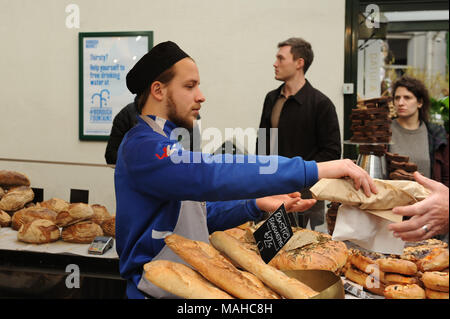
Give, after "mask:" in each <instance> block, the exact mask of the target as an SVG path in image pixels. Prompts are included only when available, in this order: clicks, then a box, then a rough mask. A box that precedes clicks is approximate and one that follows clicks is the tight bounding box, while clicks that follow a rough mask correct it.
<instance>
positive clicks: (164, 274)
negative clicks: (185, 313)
mask: <svg viewBox="0 0 450 319" xmlns="http://www.w3.org/2000/svg"><path fill="white" fill-rule="evenodd" d="M144 276H145V278H146V279H147V280H148V281H150V282H151V283H153V284H154V285H156V286H158V287H159V288H162V289H164V290H166V291H168V292H170V293H172V294H174V295H177V296H179V297H182V298H186V299H233V297H231V296H230V295H229V294H227V293H226V292H224V291H222V290H220V289H219V288H217V287H216V286H214V285H213V284H212V283H210V282H209V281H208V280H206V279H205V278H203V277H202V276H201V275H200V274H199V273H197V272H196V271H195V270H193V269H191V268H189V267H188V266H186V265H183V264H180V263H175V262H172V261H168V260H155V261H151V262H149V263H146V264H145V265H144Z"/></svg>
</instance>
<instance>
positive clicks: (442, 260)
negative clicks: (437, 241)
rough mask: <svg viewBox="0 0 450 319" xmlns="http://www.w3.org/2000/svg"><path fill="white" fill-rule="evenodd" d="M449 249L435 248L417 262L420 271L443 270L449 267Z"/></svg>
mask: <svg viewBox="0 0 450 319" xmlns="http://www.w3.org/2000/svg"><path fill="white" fill-rule="evenodd" d="M448 259H449V256H448V249H446V248H440V247H438V248H433V249H432V250H431V252H430V253H429V254H428V255H427V256H426V257H424V258H422V259H420V260H419V261H418V262H417V267H418V268H419V270H420V271H422V272H424V271H441V270H443V269H445V268H448Z"/></svg>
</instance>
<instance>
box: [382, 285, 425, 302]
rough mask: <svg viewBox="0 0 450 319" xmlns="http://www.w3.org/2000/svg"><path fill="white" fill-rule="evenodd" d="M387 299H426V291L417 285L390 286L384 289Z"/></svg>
mask: <svg viewBox="0 0 450 319" xmlns="http://www.w3.org/2000/svg"><path fill="white" fill-rule="evenodd" d="M384 296H385V297H386V299H425V298H426V296H425V290H423V289H422V288H421V287H419V286H418V285H416V284H412V285H390V286H387V287H386V289H384Z"/></svg>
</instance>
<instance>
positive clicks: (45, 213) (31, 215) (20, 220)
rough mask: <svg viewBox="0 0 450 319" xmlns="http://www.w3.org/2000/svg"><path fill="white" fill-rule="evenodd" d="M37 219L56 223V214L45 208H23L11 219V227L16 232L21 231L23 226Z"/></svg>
mask: <svg viewBox="0 0 450 319" xmlns="http://www.w3.org/2000/svg"><path fill="white" fill-rule="evenodd" d="M35 219H47V220H49V221H51V222H53V223H54V222H55V220H56V213H55V212H54V211H52V210H50V209H48V208H45V207H38V206H33V207H28V208H23V209H21V210H19V211H17V212H15V213H14V215H13V216H12V218H11V227H12V229H14V230H19V229H20V227H21V226H22V225H23V224H26V223H30V222H32V221H33V220H35Z"/></svg>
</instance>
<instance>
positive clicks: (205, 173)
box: [115, 41, 376, 298]
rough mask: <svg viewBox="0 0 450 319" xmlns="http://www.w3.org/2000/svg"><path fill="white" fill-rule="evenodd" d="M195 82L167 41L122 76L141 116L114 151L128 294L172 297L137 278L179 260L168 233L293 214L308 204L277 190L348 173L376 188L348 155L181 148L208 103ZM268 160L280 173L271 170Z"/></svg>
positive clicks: (194, 232)
mask: <svg viewBox="0 0 450 319" xmlns="http://www.w3.org/2000/svg"><path fill="white" fill-rule="evenodd" d="M199 85H200V77H199V73H198V69H197V66H196V64H195V62H194V61H193V60H192V59H191V58H190V57H189V56H188V55H187V54H186V53H185V52H184V51H182V50H181V49H180V48H179V47H178V46H177V45H176V44H175V43H173V42H170V41H168V42H164V43H160V44H158V45H157V46H155V47H154V48H153V49H152V50H151V51H149V52H148V53H147V54H146V55H144V57H142V59H141V60H139V61H138V62H137V63H136V65H135V66H134V67H133V68H132V69H131V70H130V72H129V73H128V75H127V87H128V89H129V90H130V91H131V92H132V93H133V94H137V99H136V100H137V101H138V109H139V112H140V113H141V116H139V118H138V124H137V125H136V126H135V127H134V128H132V129H131V130H130V131H129V132H128V133H127V134H126V135H125V137H124V139H123V141H122V143H121V145H120V147H119V151H118V157H117V163H116V169H115V191H116V204H117V205H116V245H117V252H118V254H119V256H120V273H121V276H122V277H123V278H125V279H127V281H128V283H127V296H128V297H129V298H144V297H153V298H171V297H174V296H173V295H171V294H169V293H168V292H166V291H164V290H162V289H160V288H158V287H156V286H155V285H153V284H151V283H150V282H148V281H147V280H146V279H145V277H144V276H142V275H143V265H144V264H145V263H147V262H149V261H151V260H157V259H165V260H171V261H176V262H180V263H184V262H183V261H182V260H181V259H180V258H179V257H178V256H177V255H175V254H174V253H173V252H172V251H171V250H170V248H169V247H167V246H166V245H165V243H164V238H165V237H166V236H167V235H169V234H172V233H177V234H179V235H181V236H184V237H187V238H190V239H192V240H200V241H204V242H208V236H209V233H211V232H213V231H216V230H224V229H227V228H232V227H235V226H237V225H240V224H242V223H244V222H246V221H249V220H255V219H258V218H260V217H261V214H262V211H273V210H275V209H276V208H277V207H278V206H279V205H280V204H281V202H283V201H284V202H286V204H287V205H288V206H289V208H290V209H291V210H292V211H302V210H305V209H307V208H309V207H310V206H311V205H313V204H314V201H311V200H309V201H302V200H300V198H299V194H298V193H296V194H297V195H291V196H289V195H279V194H289V193H293V192H296V191H297V190H299V189H302V188H304V187H305V186H312V185H313V184H315V183H316V182H317V180H318V179H320V178H323V177H327V178H340V177H345V176H348V177H350V178H352V179H353V180H354V182H355V183H354V184H355V187H356V188H358V189H359V188H360V187H362V188H363V190H364V191H365V193H366V195H367V196H369V195H370V193H371V192H376V189H375V185H374V184H373V181H372V179H371V178H370V177H369V175H368V174H367V173H366V172H365V171H364V170H363V169H361V168H360V167H358V166H356V165H355V164H353V162H352V161H350V160H338V161H332V162H324V163H318V164H316V162H314V161H303V159H302V158H300V157H295V158H292V159H288V158H285V157H278V156H244V155H229V154H228V155H216V156H214V155H209V154H203V153H197V152H190V151H187V150H184V149H183V148H182V147H181V145H180V143H179V142H178V136H179V133H180V132H182V130H181V129H182V128H185V129H190V128H192V126H193V123H194V120H195V119H196V118H197V117H198V115H199V110H200V108H201V103H203V102H204V101H205V97H204V96H203V94H202V93H201V91H200V89H199ZM274 162H275V163H276V165H277V166H276V169H275V170H273V169H272V170H270V171H268V170H267V168H268V166H267V163H274ZM270 195H277V196H271V197H268V196H270ZM255 198H256V199H255Z"/></svg>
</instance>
